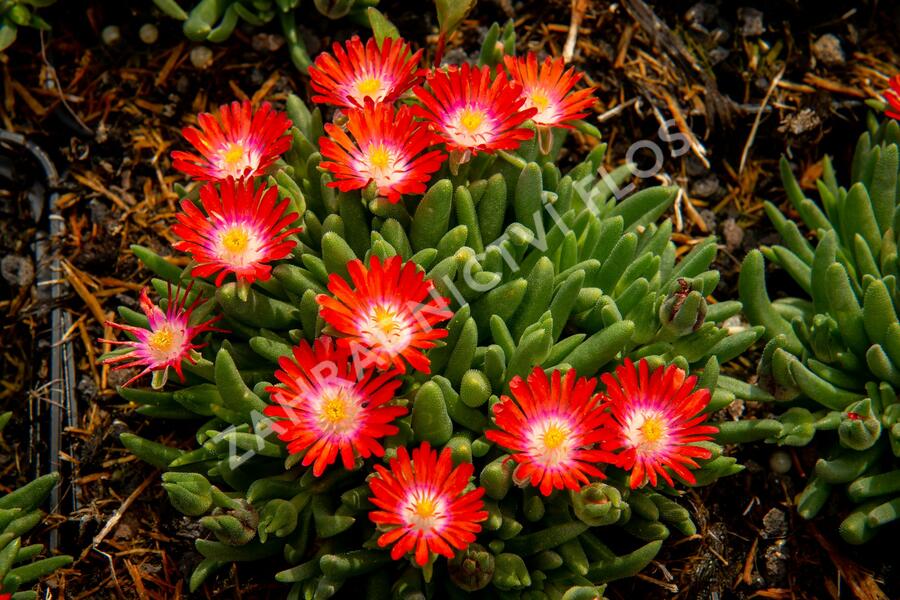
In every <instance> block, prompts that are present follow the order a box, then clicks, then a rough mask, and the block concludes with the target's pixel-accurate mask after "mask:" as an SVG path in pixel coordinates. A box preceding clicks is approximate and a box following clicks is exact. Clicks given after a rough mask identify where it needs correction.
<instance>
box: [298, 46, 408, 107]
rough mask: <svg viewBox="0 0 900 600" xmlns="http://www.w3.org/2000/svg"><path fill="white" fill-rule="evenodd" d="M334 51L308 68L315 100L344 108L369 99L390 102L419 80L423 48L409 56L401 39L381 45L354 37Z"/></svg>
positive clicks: (324, 53)
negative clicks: (363, 41) (418, 74)
mask: <svg viewBox="0 0 900 600" xmlns="http://www.w3.org/2000/svg"><path fill="white" fill-rule="evenodd" d="M332 51H333V52H334V56H332V55H330V54H328V53H327V52H323V53H322V54H320V55H319V56H318V57H317V58H316V62H315V64H314V65H312V66H311V67H310V68H309V77H310V80H311V83H312V87H313V90H314V91H315V92H316V95H315V96H313V97H312V99H313V102H320V103H325V104H333V105H335V106H340V107H344V108H353V107H361V106H364V105H365V100H366V98H371V99H372V100H373V101H374V102H375V103H379V102H385V103H391V102H393V101H394V100H396V99H397V98H399V97H400V95H401V94H403V92H405V91H406V90H408V89H409V88H411V87H412V86H413V85H415V83H416V81H418V76H417V75H416V65H418V64H419V58H420V57H421V56H422V51H421V50H419V51H417V52H415V53H414V54H413V55H412V56H410V54H409V44H407V43H406V42H405V41H403V40H402V39H398V40H394V39H391V38H387V39H385V40H384V41H383V42H382V44H381V48H378V43H377V42H376V41H375V38H369V39H368V40H367V41H366V45H365V46H363V44H362V42H361V41H360V40H359V37H356V36H354V37H353V38H352V39H351V40H350V41H348V42H347V43H346V44H345V46H341V45H340V44H338V43H337V42H335V43H334V45H333V46H332Z"/></svg>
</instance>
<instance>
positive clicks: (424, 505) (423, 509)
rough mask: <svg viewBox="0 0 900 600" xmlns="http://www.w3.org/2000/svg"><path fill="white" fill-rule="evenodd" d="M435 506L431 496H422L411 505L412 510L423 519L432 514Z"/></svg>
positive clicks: (435, 508)
mask: <svg viewBox="0 0 900 600" xmlns="http://www.w3.org/2000/svg"><path fill="white" fill-rule="evenodd" d="M436 510H437V506H435V503H434V500H432V499H431V498H423V499H421V500H419V501H418V502H416V503H415V504H414V505H413V512H414V513H416V516H418V517H421V518H423V519H427V518H428V517H432V516H434V513H435V511H436Z"/></svg>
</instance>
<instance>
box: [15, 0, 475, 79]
mask: <svg viewBox="0 0 900 600" xmlns="http://www.w3.org/2000/svg"><path fill="white" fill-rule="evenodd" d="M2 1H4V2H7V1H9V0H2ZM28 1H30V2H32V3H34V2H44V1H49V2H53V1H55V0H28ZM153 3H154V4H155V5H156V6H157V7H158V8H159V9H160V10H162V11H163V12H164V13H165V14H166V15H168V16H170V17H172V18H173V19H177V20H179V21H183V25H182V27H183V29H184V35H185V36H186V37H187V38H188V39H189V40H193V41H196V42H203V41H205V42H213V43H219V42H224V41H225V40H227V39H228V38H229V37H230V36H231V33H232V32H233V31H234V28H235V27H237V26H238V25H239V24H240V23H241V22H244V23H246V24H247V25H249V26H251V27H260V26H263V25H265V24H267V23H269V22H270V21H272V19H274V18H275V17H278V21H279V24H280V25H281V31H282V33H283V34H284V39H285V42H286V44H287V48H288V52H289V53H290V56H291V61H292V62H293V63H294V66H296V67H297V68H298V69H300V70H301V71H304V72H305V71H306V69H307V68H309V66H310V65H311V64H312V60H311V59H310V57H309V52H307V50H306V44H305V43H304V41H303V38H302V36H301V34H300V30H299V29H298V24H297V14H298V13H301V14H302V12H301V11H305V10H307V8H306V6H305V3H304V6H303V7H301V6H300V0H199V2H197V3H196V4H195V5H194V6H193V7H192V8H190V9H189V10H185V9H184V8H182V7H181V5H180V4H179V3H178V0H153ZM313 4H314V5H315V7H316V10H317V11H318V12H319V13H320V14H322V15H324V16H325V17H328V18H329V19H341V18H344V17H347V18H348V19H349V20H351V21H352V22H354V23H356V24H357V25H361V26H362V27H366V28H370V27H371V28H372V30H373V31H375V32H376V35H377V36H378V39H379V40H380V39H382V38H384V37H393V38H397V37H399V35H398V34H397V30H396V28H395V27H394V25H393V24H391V22H390V21H388V20H387V18H385V16H384V15H383V14H382V13H380V12H379V11H378V9H376V8H375V6H377V5H378V0H313ZM474 5H475V1H474V0H436V2H435V8H436V10H437V18H438V23H439V24H440V29H441V34H442V36H446V34H447V33H449V32H451V31H453V30H454V29H455V28H456V27H457V26H458V25H459V23H460V21H462V19H463V17H464V16H465V15H466V14H467V13H468V12H469V11H470V10H471V9H472V7H473V6H474ZM0 14H2V10H0ZM0 32H2V30H0ZM2 48H3V46H2V44H0V49H2Z"/></svg>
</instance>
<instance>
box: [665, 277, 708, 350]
mask: <svg viewBox="0 0 900 600" xmlns="http://www.w3.org/2000/svg"><path fill="white" fill-rule="evenodd" d="M677 283H678V288H677V289H676V290H675V291H673V292H671V293H670V294H669V295H668V296H666V299H665V300H664V301H663V303H662V305H661V306H660V307H659V320H660V321H662V324H663V326H664V327H665V328H666V329H668V330H669V331H671V332H672V333H674V334H675V335H678V336H683V335H688V334H690V333H693V332H694V331H697V330H698V329H700V326H701V325H703V322H704V320H706V299H705V298H704V297H703V295H702V294H701V293H700V292H698V291H696V290H692V289H691V284H690V283H689V282H688V281H687V280H686V279H679V280H678V282H677Z"/></svg>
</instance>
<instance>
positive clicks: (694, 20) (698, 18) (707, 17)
mask: <svg viewBox="0 0 900 600" xmlns="http://www.w3.org/2000/svg"><path fill="white" fill-rule="evenodd" d="M718 17H719V7H718V6H716V5H715V4H713V3H711V2H697V3H696V4H694V5H693V6H692V7H690V8H689V9H688V10H687V12H686V13H684V20H685V21H687V22H688V23H690V25H691V28H692V29H696V30H698V31H703V30H704V29H706V28H707V27H708V26H709V25H712V24H713V23H715V22H716V19H717V18H718Z"/></svg>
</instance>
